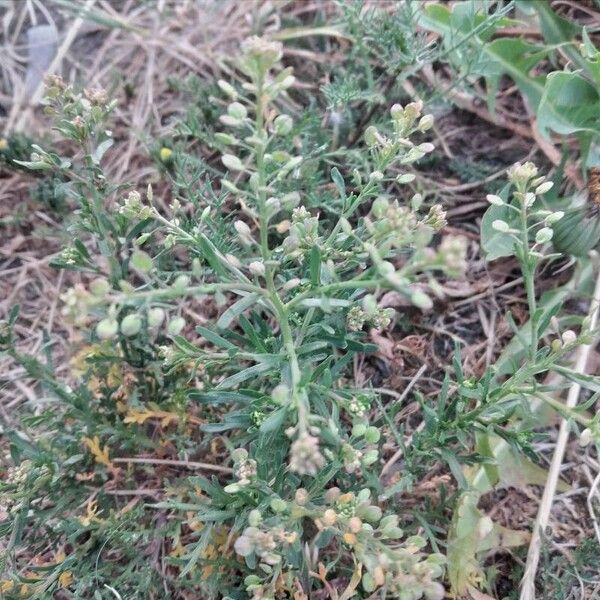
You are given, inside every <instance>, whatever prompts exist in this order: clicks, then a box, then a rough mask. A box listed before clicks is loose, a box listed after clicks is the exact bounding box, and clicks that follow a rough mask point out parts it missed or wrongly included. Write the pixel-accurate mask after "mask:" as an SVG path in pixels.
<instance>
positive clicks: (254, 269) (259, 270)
mask: <svg viewBox="0 0 600 600" xmlns="http://www.w3.org/2000/svg"><path fill="white" fill-rule="evenodd" d="M248 270H249V271H250V273H252V275H256V276H257V277H262V276H264V274H265V265H264V263H262V262H261V261H259V260H254V261H252V262H251V263H250V264H249V265H248Z"/></svg>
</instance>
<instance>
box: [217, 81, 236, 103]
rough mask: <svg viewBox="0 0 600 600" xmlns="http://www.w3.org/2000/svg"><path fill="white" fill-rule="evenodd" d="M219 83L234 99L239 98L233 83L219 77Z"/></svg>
mask: <svg viewBox="0 0 600 600" xmlns="http://www.w3.org/2000/svg"><path fill="white" fill-rule="evenodd" d="M217 85H218V86H219V87H220V88H221V90H223V92H225V93H226V94H227V95H228V96H229V97H230V98H232V99H233V100H235V99H236V98H237V95H238V94H237V92H236V91H235V88H234V87H233V86H232V85H231V84H229V83H227V82H226V81H223V80H222V79H219V81H217Z"/></svg>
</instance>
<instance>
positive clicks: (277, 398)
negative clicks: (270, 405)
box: [271, 383, 290, 404]
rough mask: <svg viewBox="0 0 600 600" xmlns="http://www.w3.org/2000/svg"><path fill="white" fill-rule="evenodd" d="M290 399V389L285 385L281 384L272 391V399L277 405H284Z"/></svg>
mask: <svg viewBox="0 0 600 600" xmlns="http://www.w3.org/2000/svg"><path fill="white" fill-rule="evenodd" d="M289 398H290V388H288V386H287V385H285V383H280V384H279V385H277V386H275V387H274V388H273V390H272V391H271V399H272V400H273V402H275V403H276V404H284V403H286V402H287V401H288V400H289Z"/></svg>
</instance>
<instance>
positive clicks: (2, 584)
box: [0, 579, 15, 593]
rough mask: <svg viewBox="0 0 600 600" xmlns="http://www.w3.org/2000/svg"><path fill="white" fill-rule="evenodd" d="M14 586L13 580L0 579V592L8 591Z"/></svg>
mask: <svg viewBox="0 0 600 600" xmlns="http://www.w3.org/2000/svg"><path fill="white" fill-rule="evenodd" d="M14 587H15V583H14V581H11V580H10V579H2V580H1V581H0V592H2V593H4V592H10V591H11V590H12V589H13V588H14Z"/></svg>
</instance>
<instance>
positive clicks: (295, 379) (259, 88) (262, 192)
mask: <svg viewBox="0 0 600 600" xmlns="http://www.w3.org/2000/svg"><path fill="white" fill-rule="evenodd" d="M264 109H265V106H264V74H263V73H260V74H259V75H258V76H257V78H256V116H255V127H256V134H257V135H261V134H263V133H264V134H266V133H267V132H266V131H264V127H265V123H264V115H263V113H264ZM261 137H262V136H261ZM266 137H267V136H266V135H265V136H264V139H266ZM264 158H265V146H264V145H263V144H262V143H261V144H259V145H258V146H257V149H256V172H257V174H258V193H257V203H258V211H259V221H260V248H261V254H262V259H263V262H264V265H265V280H266V284H267V292H268V297H269V299H270V300H271V303H272V305H273V308H274V309H275V314H276V316H277V319H278V321H279V326H280V328H281V337H282V338H283V347H284V349H285V351H286V353H287V356H288V359H289V362H290V376H291V387H292V390H291V392H292V401H293V403H294V404H295V406H296V410H297V412H298V427H299V429H300V431H305V430H306V428H307V426H308V422H307V421H308V420H307V417H306V406H305V403H304V401H303V398H302V397H301V394H300V381H301V378H302V374H301V371H300V363H299V362H298V355H297V353H296V345H295V343H294V336H293V334H292V328H291V326H290V322H289V312H288V310H287V308H286V306H285V305H284V303H283V302H282V300H281V298H280V296H279V294H278V293H277V289H276V287H275V281H274V278H273V265H271V264H270V260H269V259H270V257H271V251H270V248H269V237H268V234H269V230H268V227H269V218H268V213H267V205H266V204H267V197H266V189H265V186H266V173H265V161H264Z"/></svg>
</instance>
